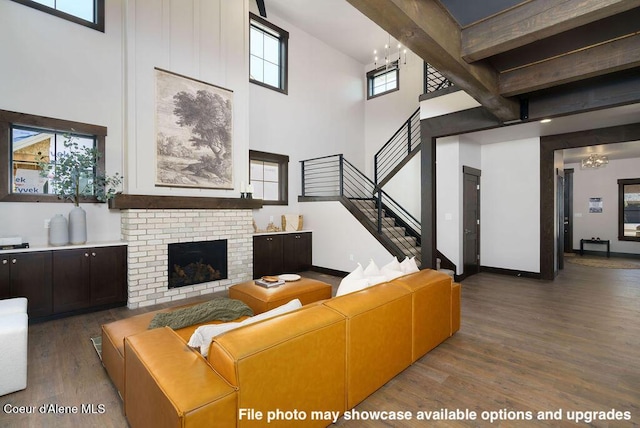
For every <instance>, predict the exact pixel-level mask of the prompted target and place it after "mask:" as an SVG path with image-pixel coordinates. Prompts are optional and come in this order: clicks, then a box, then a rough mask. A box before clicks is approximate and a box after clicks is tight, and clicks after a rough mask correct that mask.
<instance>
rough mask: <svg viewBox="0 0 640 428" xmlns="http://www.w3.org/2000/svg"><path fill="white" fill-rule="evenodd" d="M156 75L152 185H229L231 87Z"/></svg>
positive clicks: (158, 72) (163, 73) (165, 73)
mask: <svg viewBox="0 0 640 428" xmlns="http://www.w3.org/2000/svg"><path fill="white" fill-rule="evenodd" d="M155 75H156V186H169V187H196V188H210V189H233V115H232V113H233V91H231V90H229V89H225V88H221V87H219V86H216V85H212V84H210V83H206V82H202V81H200V80H195V79H191V78H189V77H186V76H182V75H179V74H176V73H172V72H170V71H166V70H162V69H159V68H156V69H155Z"/></svg>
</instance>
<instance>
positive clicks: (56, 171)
mask: <svg viewBox="0 0 640 428" xmlns="http://www.w3.org/2000/svg"><path fill="white" fill-rule="evenodd" d="M63 145H64V150H62V151H60V152H58V153H56V154H55V159H53V160H49V161H48V160H45V157H44V156H43V155H42V154H41V153H40V161H39V162H38V167H39V168H40V175H41V176H43V177H47V178H48V188H49V192H50V193H53V194H56V195H58V198H60V199H64V200H68V201H71V202H73V204H74V205H75V207H74V209H73V210H71V212H70V213H69V241H70V243H71V244H83V243H85V242H86V239H87V238H86V237H87V229H86V213H85V211H84V210H83V209H82V208H81V207H80V202H82V201H84V200H86V201H89V202H90V201H91V200H90V199H89V198H93V197H95V198H96V199H97V200H98V201H101V202H105V201H108V200H109V199H111V198H113V197H114V196H115V195H116V193H117V188H118V187H119V186H120V185H121V184H122V180H123V178H124V177H123V176H122V175H120V174H119V173H115V174H114V175H113V176H108V175H106V174H104V173H103V172H101V171H98V170H97V165H98V160H99V159H100V158H101V157H102V153H100V151H99V150H98V149H96V148H95V147H93V146H91V147H88V146H86V145H81V144H79V143H78V138H77V137H75V136H73V135H68V134H66V135H65V140H64V143H63Z"/></svg>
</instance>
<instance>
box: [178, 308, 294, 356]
mask: <svg viewBox="0 0 640 428" xmlns="http://www.w3.org/2000/svg"><path fill="white" fill-rule="evenodd" d="M301 307H302V303H301V302H300V300H298V299H294V300H292V301H290V302H289V303H286V304H284V305H282V306H278V307H277V308H274V309H271V310H270V311H267V312H263V313H261V314H258V315H255V316H252V317H250V318H247V319H245V320H244V321H240V322H227V323H222V324H210V325H203V326H200V327H198V328H197V329H196V331H194V332H193V334H192V335H191V338H190V339H189V346H191V347H192V348H200V353H201V354H202V355H203V356H205V357H206V356H207V355H208V354H209V346H210V345H211V341H212V340H213V338H214V337H216V336H218V335H220V334H222V333H224V332H227V331H229V330H233V329H235V328H238V327H242V326H245V325H248V324H253V323H255V322H258V321H262V320H266V319H268V318H273V317H275V316H277V315H282V314H285V313H287V312H291V311H293V310H296V309H298V308H301Z"/></svg>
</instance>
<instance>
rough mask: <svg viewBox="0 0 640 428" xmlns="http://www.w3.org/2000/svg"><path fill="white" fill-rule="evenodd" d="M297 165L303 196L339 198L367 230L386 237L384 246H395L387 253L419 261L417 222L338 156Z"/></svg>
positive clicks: (309, 160) (418, 227) (325, 157)
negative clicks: (414, 258) (412, 257)
mask: <svg viewBox="0 0 640 428" xmlns="http://www.w3.org/2000/svg"><path fill="white" fill-rule="evenodd" d="M300 163H301V167H302V196H303V197H335V198H339V199H340V200H341V201H342V202H343V203H345V204H349V206H348V208H349V209H350V210H351V211H352V212H353V211H354V210H357V211H358V212H359V213H360V214H361V215H359V216H358V218H359V219H360V220H361V221H362V222H363V224H364V225H365V226H368V229H370V230H372V231H375V232H377V233H378V234H380V235H384V237H386V240H385V242H383V245H384V244H385V243H387V244H388V243H389V241H390V242H391V245H392V246H395V247H396V248H393V249H390V248H387V249H388V250H390V251H391V252H392V253H396V255H408V256H417V258H418V260H419V259H420V252H419V245H420V233H421V227H420V222H419V221H418V220H417V219H416V218H415V217H413V216H412V215H411V214H410V213H409V212H407V210H406V209H404V208H403V207H402V206H401V205H400V204H399V203H397V202H396V201H395V200H394V199H393V198H391V197H390V196H389V195H388V194H387V193H386V192H384V191H383V190H382V189H380V188H379V187H378V186H377V185H376V184H375V183H374V182H373V181H371V180H370V179H369V178H368V177H367V176H366V175H364V174H363V173H362V172H361V171H360V170H358V169H357V168H356V167H355V166H353V165H352V164H351V163H350V162H349V161H347V160H346V159H344V157H343V156H342V155H341V154H339V155H332V156H324V157H320V158H314V159H308V160H304V161H301V162H300ZM381 242H382V241H381ZM398 253H399V254H398Z"/></svg>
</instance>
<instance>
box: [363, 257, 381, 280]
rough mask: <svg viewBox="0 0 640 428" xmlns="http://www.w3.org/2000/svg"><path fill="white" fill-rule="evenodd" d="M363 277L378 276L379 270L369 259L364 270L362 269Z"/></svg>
mask: <svg viewBox="0 0 640 428" xmlns="http://www.w3.org/2000/svg"><path fill="white" fill-rule="evenodd" d="M363 273H364V277H365V278H369V277H372V276H380V268H378V266H376V263H375V262H374V261H373V259H371V260H370V261H369V264H368V265H367V267H366V268H364V272H363Z"/></svg>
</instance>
